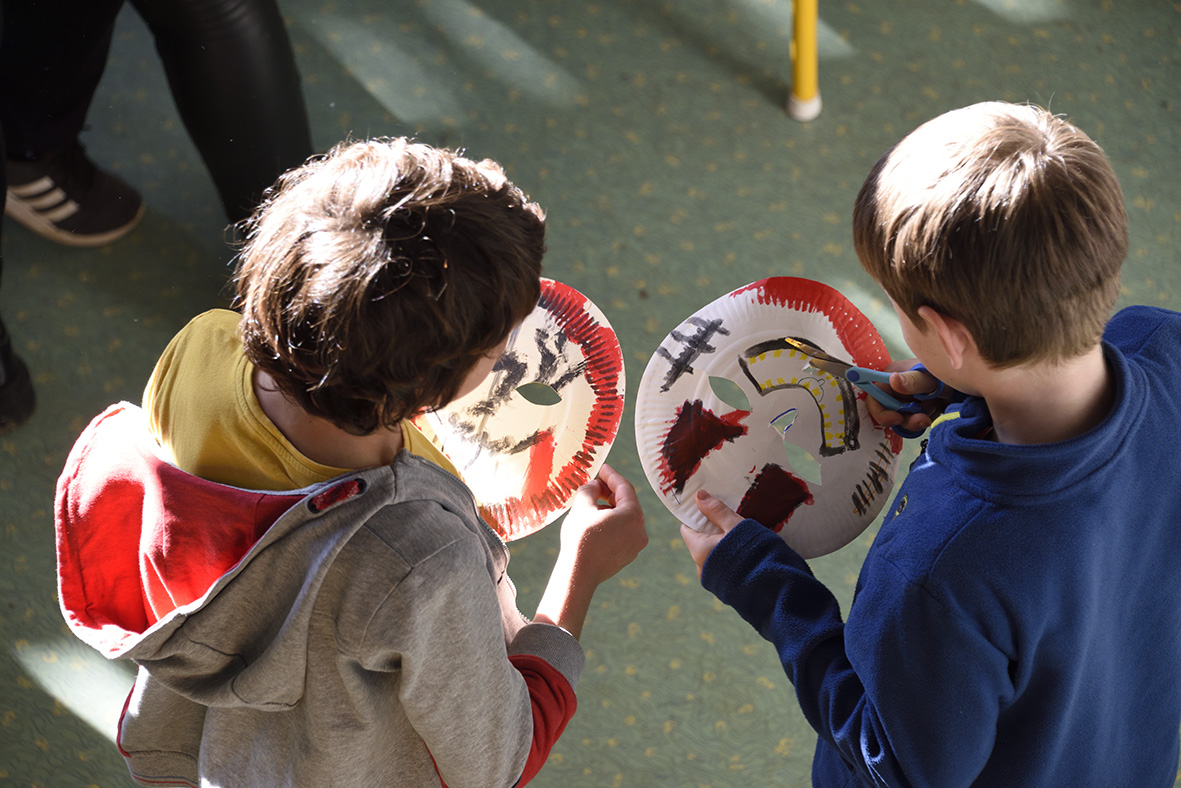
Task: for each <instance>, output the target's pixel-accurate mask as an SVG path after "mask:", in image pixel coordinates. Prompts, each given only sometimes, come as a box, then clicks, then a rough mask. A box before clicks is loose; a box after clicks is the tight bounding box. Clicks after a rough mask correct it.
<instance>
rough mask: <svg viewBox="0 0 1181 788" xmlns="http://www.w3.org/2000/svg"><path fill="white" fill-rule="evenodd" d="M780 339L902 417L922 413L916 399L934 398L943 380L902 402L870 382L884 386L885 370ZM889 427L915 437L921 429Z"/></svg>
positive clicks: (887, 376)
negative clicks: (867, 366) (854, 362)
mask: <svg viewBox="0 0 1181 788" xmlns="http://www.w3.org/2000/svg"><path fill="white" fill-rule="evenodd" d="M783 341H784V342H786V343H787V344H788V346H790V347H791V348H792V349H794V350H796V351H798V352H799V353H802V354H804V355H805V356H807V357H808V365H809V366H811V367H813V368H815V369H818V370H820V371H821V372H827V373H828V374H829V375H832V376H833V377H834V378H843V379H844V380H847V381H849V382H850V383H852V384H853V385H855V386H857V387H858V388H860V389H862V390H863V391H865V392H866V393H867V394H869V396H871V397H873V398H874V399H876V400H877V401H878V402H880V403H882V405H884V406H885V407H887V408H889V409H890V410H896V411H898V412H899V413H901V414H903V415H904V416H905V415H909V414H911V413H923V412H924V411H923V408H922V405H921V404H920V401H922V400H929V399H935V398H936V397H938V396H939V395H940V394H942V393H943V381H936V382H937V383H938V385H937V386H936V387H935V390H934V391H929V392H926V393H924V394H915V395H913V396H914V400H911V401H908V402H902V401H901V400H899V399H897V398H895V397H892V396H890V395H889V394H887V393H886V392H885V391H883V390H882V389H881V388H880V387H878V386H875V385H874V384H875V383H885V384H887V385H888V384H889V383H890V373H889V372H881V371H879V370H876V369H867V368H865V367H858V366H854V365H853V364H850V363H849V362H847V361H841V360H840V359H839V358H835V357H833V356H830V355H829V354H827V353H825V352H824V351H823V350H821V349H820V348H818V347H816V346H815V345H810V344H808V343H807V342H804V341H802V340H799V339H791V338H788V337H785V338H784V340H783ZM916 369H917V370H919V371H920V372H926V371H927V368H926V367H924V366H923V365H922V364H915V365H914V366H913V367H911V370H916ZM891 429H892V430H894V432H896V433H898V434H899V435H901V436H902V437H903V438H917V437H919V436H920V435H922V434H923V431H922V430H917V431H916V430H908V429H906V428H904V427H891Z"/></svg>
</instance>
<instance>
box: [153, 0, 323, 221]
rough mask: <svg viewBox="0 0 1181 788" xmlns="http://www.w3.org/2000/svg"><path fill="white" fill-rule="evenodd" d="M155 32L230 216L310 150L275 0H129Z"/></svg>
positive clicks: (247, 207) (244, 210)
mask: <svg viewBox="0 0 1181 788" xmlns="http://www.w3.org/2000/svg"><path fill="white" fill-rule="evenodd" d="M132 4H133V5H134V6H135V8H136V10H137V11H139V13H140V15H141V16H143V18H144V21H145V22H147V24H148V27H149V28H150V29H151V31H152V35H153V36H154V37H155V40H156V50H157V52H159V54H160V58H161V60H162V61H163V63H164V70H165V73H166V74H167V75H168V81H169V84H170V86H171V88H172V96H173V99H174V100H175V101H176V106H177V109H178V110H179V112H180V116H181V119H182V120H183V121H184V124H185V128H187V129H188V132H189V135H190V136H191V137H192V138H193V142H194V144H196V146H197V149H198V150H199V151H200V152H201V156H202V158H203V159H204V161H205V165H206V167H208V169H209V172H210V174H211V175H212V177H213V180H214V183H215V184H216V185H217V189H218V192H219V194H220V196H221V200H222V204H223V205H224V206H225V210H226V215H227V216H228V217H229V218H230V220H231V221H235V222H236V221H239V220H241V219H244V218H246V217H247V216H248V215H249V214H250V211H252V210H253V209H254V207H255V206H256V205H257V204H258V201H259V198H260V197H261V196H262V193H263V191H264V190H265V189H266V188H267V187H268V186H270V185H271V184H272V183H274V181H275V179H276V178H277V177H278V176H279V175H280V174H282V173H283V172H285V171H286V170H288V169H290V168H291V167H294V166H296V165H299V164H302V163H303V161H304V160H305V159H307V157H308V156H310V155H311V153H312V142H311V132H310V130H309V128H308V118H307V110H306V108H305V105H304V99H303V92H302V90H301V88H300V79H299V71H298V70H297V68H296V64H295V55H294V53H293V52H292V49H291V42H290V40H289V39H288V37H287V30H286V28H285V27H284V25H283V19H282V17H281V16H280V14H279V9H278V7H277V6H276V4H275V1H274V0H132Z"/></svg>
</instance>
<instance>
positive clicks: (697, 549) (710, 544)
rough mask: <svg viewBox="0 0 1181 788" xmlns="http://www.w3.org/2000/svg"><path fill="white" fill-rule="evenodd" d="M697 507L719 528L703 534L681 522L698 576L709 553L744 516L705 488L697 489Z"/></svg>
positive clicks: (686, 544)
mask: <svg viewBox="0 0 1181 788" xmlns="http://www.w3.org/2000/svg"><path fill="white" fill-rule="evenodd" d="M697 508H698V509H700V510H701V513H702V514H704V515H705V519H707V520H709V521H710V522H711V523H712V524H713V525H714V526H715V527H716V528H717V529H718V533H712V534H703V533H701V532H700V531H694V530H693V529H692V528H690V527H689V526H687V525H685V524H684V523H681V539H682V540H684V542H685V547H688V548H689V555H691V556H692V557H693V563H695V564H697V576H698V577H701V568H702V567H703V566H705V559H707V558H709V554H710V553H712V552H713V550H714V546H715V545H717V543H718V542H720V541H722V537H724V536H725V535H726V534H728V533H730V529H732V528H733V527H734V526H736V525H738V524H739V523H740V522H742V517H740V516H739V515H738V513H737V512H735V511H734V510H733V509H731V508H730V507H729V506H727V505H726V504H724V503H722V502H721V501H719V500H718V499H717V498H715V497H713V496H712V495H710V494H709V493H707V492H706V491H705V490H698V491H697Z"/></svg>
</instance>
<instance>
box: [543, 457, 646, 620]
mask: <svg viewBox="0 0 1181 788" xmlns="http://www.w3.org/2000/svg"><path fill="white" fill-rule="evenodd" d="M647 544H648V532H647V531H646V530H645V529H644V511H643V509H641V508H640V499H639V498H637V497H636V490H635V488H634V487H632V486H631V484H630V483H629V482H628V480H627V479H625V478H623V476H622V475H621V474H620V473H618V472H616V470H615V469H614V468H612V467H611V466H610V465H604V466H603V467H602V469H601V470H600V471H599V478H597V479H595V480H594V481H592V482H590V483H589V484H584V485H583V486H582V487H580V488H579V490H578V492H577V493H575V496H574V503H573V504H572V505H571V507H570V511H569V512H567V513H566V520H565V522H563V523H562V547H561V549H560V550H559V552H558V560H557V562H556V563H555V564H554V571H553V572H552V573H551V574H550V579H549V583H548V584H547V585H546V588H545V593H544V594H542V596H541V602H540V603H539V604H538V606H537V615H535V616H534V617H533V620H534V621H535V622H538V623H543V624H556V625H557V626H560V627H562V628H563V629H565V630H566V631H567V632H569V633H570V634H571V635H573V636H574V637H576V638H577V637H580V636H581V635H582V625H583V623H584V622H585V620H586V614H587V611H588V610H590V603H591V597H592V596H593V595H594V593H595V589H596V588H598V586H599V584H600V583H602V582H603V581H604V580H607V579H608V578H610V577H612V576H613V575H614V574H615V573H616V572H618V571H619V570H620V569H623V568H624V567H625V566H627V565H628V564H630V563H631V562H632V561H633V560H634V559H635V557H636V556H637V555H639V553H640V551H641V550H643V549H644V546H645V545H647Z"/></svg>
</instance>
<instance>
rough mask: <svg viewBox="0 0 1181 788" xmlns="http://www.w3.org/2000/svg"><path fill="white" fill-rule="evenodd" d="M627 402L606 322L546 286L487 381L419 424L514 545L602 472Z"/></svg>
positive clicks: (586, 305) (545, 282)
mask: <svg viewBox="0 0 1181 788" xmlns="http://www.w3.org/2000/svg"><path fill="white" fill-rule="evenodd" d="M529 384H532V385H531V386H530V385H529ZM522 386H526V387H527V388H526V389H524V390H523V391H519V390H518V389H521V387H522ZM530 388H532V389H533V390H534V392H533V393H529V394H528V398H527V396H526V394H527V393H528V392H529V389H530ZM558 397H560V398H561V399H560V401H557V402H554V403H553V404H538V403H539V402H541V401H544V400H545V399H546V398H548V399H549V400H550V401H553V400H556V399H557V398H558ZM623 398H624V375H623V354H622V352H621V350H620V347H619V340H618V338H617V337H616V336H615V332H614V331H613V330H612V329H611V326H610V324H609V323H608V322H607V318H606V317H604V316H603V313H602V312H601V311H599V308H598V307H597V306H595V305H594V304H593V303H591V301H590V300H589V299H588V298H587V297H586V296H584V295H582V294H581V293H579V292H578V291H577V290H575V289H574V288H572V287H569V286H567V285H564V284H561V283H560V282H555V281H553V280H550V279H542V280H541V298H540V300H539V301H538V303H537V308H536V309H534V310H533V313H532V314H530V315H529V316H528V317H527V318H525V321H524V322H523V323H522V324H521V325H520V326H518V328H517V329H516V330H515V331H514V332H513V335H512V336H511V337H510V338H509V343H508V346H507V347H506V348H505V352H504V355H503V356H502V357H501V359H500V361H498V362H497V363H496V366H495V367H494V368H493V370H492V374H490V375H489V376H488V379H487V380H486V381H485V382H484V383H483V384H482V385H481V386H480V387H479V388H478V389H476V390H475V391H473V392H472V393H470V394H468V395H467V396H465V397H462V398H460V399H458V400H456V401H454V402H452V403H451V404H450V405H448V406H447V407H445V408H442V409H440V410H438V411H435V412H434V413H428V414H425V415H424V416H421V417H420V418H419V419H418V421H417V423H418V425H419V427H420V428H422V430H423V432H424V433H425V434H426V435H427V437H428V438H430V439H431V441H432V442H433V443H434V444H435V445H436V446H438V447H439V449H440V450H442V452H443V453H444V454H446V455H447V457H448V459H450V460H451V462H452V463H454V465H455V467H456V468H457V469H458V470H459V472H460V473H461V474H463V478H464V481H466V482H467V485H468V487H470V488H471V490H472V493H473V494H474V495H475V497H476V502H477V504H478V505H479V507H480V515H481V516H482V517H483V518H484V519H485V520H486V521H487V522H488V524H489V525H491V526H492V527H493V528H494V529H496V531H497V532H498V533H499V534H500V535H501V536H502V537H503V538H504V539H506V540H512V539H519V538H521V537H523V536H528V535H529V534H531V533H533V532H535V531H538V530H540V529H541V528H543V527H545V526H546V525H548V524H549V523H551V522H553V521H554V520H556V519H557V518H558V516H559V515H561V514H562V512H564V511H566V509H567V508H568V507H569V506H570V503H571V501H572V499H573V497H574V493H575V492H576V491H577V490H578V488H579V487H581V486H582V485H584V484H586V483H587V482H588V481H590V480H591V479H593V478H594V477H595V474H597V473H598V472H599V467H600V466H602V464H603V461H604V460H606V459H607V453H608V452H609V451H610V450H611V444H612V443H614V441H615V435H616V433H617V432H618V431H619V423H620V421H621V420H622V419H623Z"/></svg>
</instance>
